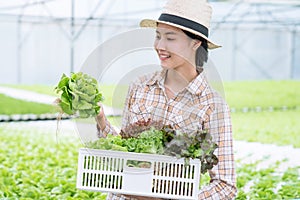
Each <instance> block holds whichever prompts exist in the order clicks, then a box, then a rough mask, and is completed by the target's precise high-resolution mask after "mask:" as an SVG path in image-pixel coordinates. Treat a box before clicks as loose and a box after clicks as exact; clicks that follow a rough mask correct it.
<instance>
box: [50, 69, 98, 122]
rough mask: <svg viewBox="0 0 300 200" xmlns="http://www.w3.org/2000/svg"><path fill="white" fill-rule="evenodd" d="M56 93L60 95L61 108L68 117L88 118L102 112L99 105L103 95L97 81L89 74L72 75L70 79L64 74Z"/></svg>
mask: <svg viewBox="0 0 300 200" xmlns="http://www.w3.org/2000/svg"><path fill="white" fill-rule="evenodd" d="M55 91H56V93H58V94H60V101H59V103H58V105H59V107H60V108H61V110H62V112H64V113H66V114H68V115H75V114H76V115H78V116H79V117H81V118H87V117H91V116H96V115H97V114H98V113H99V111H100V106H98V105H97V103H98V102H100V101H102V100H103V97H102V93H101V92H100V90H99V86H98V82H97V80H96V79H94V78H93V77H91V76H90V75H88V74H84V73H82V72H78V73H71V76H70V77H68V76H66V75H65V74H63V75H62V77H61V79H60V81H59V83H58V85H57V86H56V87H55Z"/></svg>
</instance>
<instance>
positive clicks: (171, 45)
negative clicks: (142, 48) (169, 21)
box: [154, 23, 197, 69]
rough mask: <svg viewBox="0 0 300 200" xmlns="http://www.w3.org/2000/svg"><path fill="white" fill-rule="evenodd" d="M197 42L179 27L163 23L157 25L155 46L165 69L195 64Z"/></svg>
mask: <svg viewBox="0 0 300 200" xmlns="http://www.w3.org/2000/svg"><path fill="white" fill-rule="evenodd" d="M196 43H197V41H196V40H193V39H191V38H189V37H188V36H187V35H186V34H185V33H184V32H183V31H182V30H181V29H179V28H177V27H174V26H170V25H166V24H161V23H159V24H158V26H157V29H156V38H155V42H154V48H155V50H156V52H157V54H158V57H159V59H160V61H161V66H162V67H163V68H165V69H179V68H182V67H184V66H186V65H189V66H190V65H195V52H196V51H195V45H197V44H196Z"/></svg>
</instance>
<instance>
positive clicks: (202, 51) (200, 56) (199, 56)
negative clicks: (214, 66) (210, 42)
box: [182, 30, 208, 67]
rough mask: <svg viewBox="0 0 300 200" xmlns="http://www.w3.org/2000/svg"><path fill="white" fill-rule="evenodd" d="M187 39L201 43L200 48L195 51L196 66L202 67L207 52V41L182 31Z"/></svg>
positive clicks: (206, 57) (205, 60)
mask: <svg viewBox="0 0 300 200" xmlns="http://www.w3.org/2000/svg"><path fill="white" fill-rule="evenodd" d="M182 31H183V32H184V33H185V34H186V35H187V36H188V37H190V38H192V39H197V40H200V41H201V46H200V47H199V48H198V49H197V51H196V66H197V67H203V64H204V62H207V59H208V51H207V47H208V46H207V40H206V39H204V38H202V37H201V36H199V35H195V34H193V33H191V32H189V31H186V30H182Z"/></svg>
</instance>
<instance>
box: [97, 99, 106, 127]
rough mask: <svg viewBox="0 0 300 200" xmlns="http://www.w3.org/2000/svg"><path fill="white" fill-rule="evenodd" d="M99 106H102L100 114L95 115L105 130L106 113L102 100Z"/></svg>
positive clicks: (98, 123)
mask: <svg viewBox="0 0 300 200" xmlns="http://www.w3.org/2000/svg"><path fill="white" fill-rule="evenodd" d="M98 106H100V111H99V114H98V115H97V116H96V117H95V119H96V122H97V125H98V126H99V128H100V129H101V130H104V129H105V126H106V116H105V114H104V109H103V106H102V104H101V103H100V102H99V103H98Z"/></svg>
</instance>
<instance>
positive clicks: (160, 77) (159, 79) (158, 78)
mask: <svg viewBox="0 0 300 200" xmlns="http://www.w3.org/2000/svg"><path fill="white" fill-rule="evenodd" d="M166 73H167V70H166V69H163V70H161V71H159V72H156V73H155V74H154V75H153V76H152V77H151V78H150V79H149V80H148V81H147V83H146V84H147V85H148V86H152V85H154V84H156V83H158V84H159V85H164V82H165V77H166Z"/></svg>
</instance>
